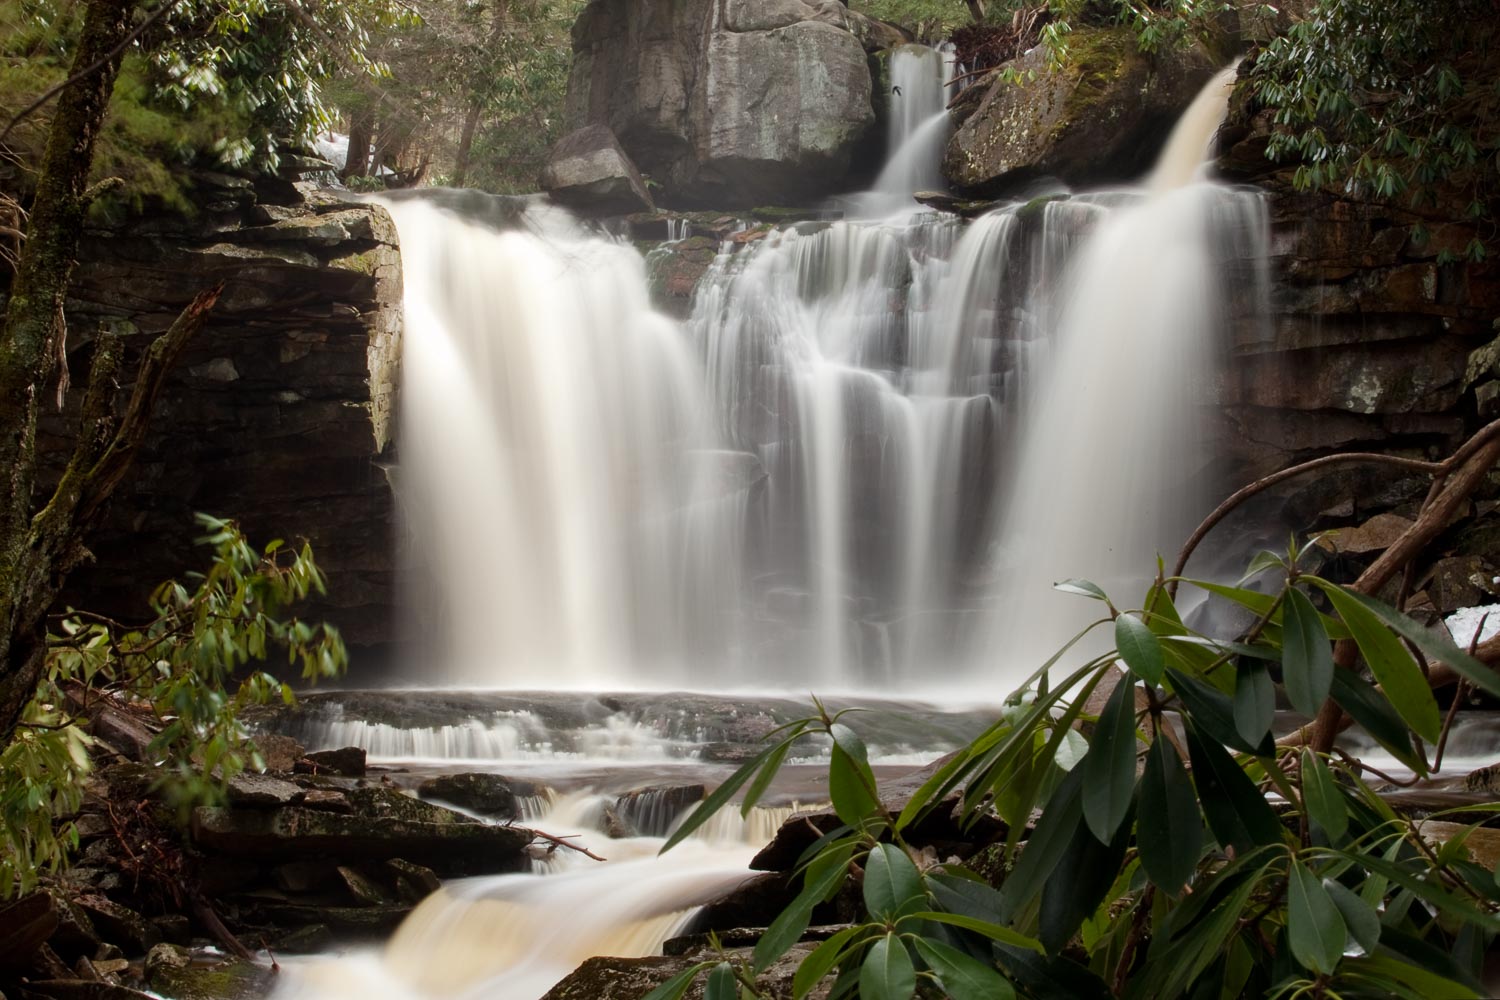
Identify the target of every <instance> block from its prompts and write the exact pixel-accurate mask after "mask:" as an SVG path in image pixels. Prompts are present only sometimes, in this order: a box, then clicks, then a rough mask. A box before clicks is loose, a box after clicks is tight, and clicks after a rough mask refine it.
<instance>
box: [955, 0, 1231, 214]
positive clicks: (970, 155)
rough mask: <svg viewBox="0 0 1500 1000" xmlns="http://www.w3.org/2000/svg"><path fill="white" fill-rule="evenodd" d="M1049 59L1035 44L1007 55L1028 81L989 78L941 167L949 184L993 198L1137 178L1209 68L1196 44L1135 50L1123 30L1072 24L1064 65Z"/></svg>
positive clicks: (1205, 78) (1209, 61) (1131, 38)
mask: <svg viewBox="0 0 1500 1000" xmlns="http://www.w3.org/2000/svg"><path fill="white" fill-rule="evenodd" d="M1049 59H1050V57H1049V54H1048V52H1047V50H1046V48H1045V47H1044V46H1038V47H1036V48H1034V49H1032V50H1031V51H1030V52H1027V53H1025V54H1024V55H1022V56H1020V57H1018V58H1016V59H1014V60H1012V62H1011V63H1010V64H1009V65H1010V66H1011V67H1012V68H1014V69H1015V70H1016V71H1017V72H1018V73H1020V74H1021V76H1022V77H1023V79H1026V78H1029V80H1030V82H1027V83H1011V82H1008V81H1007V80H997V81H996V82H995V84H994V85H993V86H991V87H990V89H989V91H988V92H987V93H986V94H985V96H984V97H983V99H982V100H981V102H980V105H979V107H978V109H977V110H976V111H975V112H974V113H973V114H972V115H971V116H970V117H969V118H968V120H967V121H965V122H964V123H963V124H962V125H961V126H960V127H959V128H958V130H957V131H956V132H955V133H954V135H953V138H952V140H950V142H949V144H948V151H947V154H946V156H945V157H944V159H943V172H944V174H945V175H946V176H947V177H948V180H949V181H950V182H951V183H952V184H953V186H954V187H955V188H957V189H959V190H961V191H964V192H966V193H969V194H975V195H986V196H992V195H997V194H1004V193H1007V192H1011V191H1015V190H1018V189H1020V188H1022V187H1025V186H1026V185H1028V184H1030V183H1032V182H1034V181H1036V180H1037V179H1039V178H1044V177H1055V178H1057V179H1059V180H1062V181H1065V182H1066V183H1068V184H1071V185H1075V186H1078V185H1088V184H1096V183H1101V182H1109V181H1121V180H1129V179H1131V178H1133V177H1136V176H1138V175H1139V174H1141V173H1142V172H1144V171H1145V170H1146V169H1147V168H1148V167H1149V166H1150V165H1151V163H1152V162H1153V160H1154V159H1155V157H1156V154H1157V152H1158V151H1159V150H1160V149H1161V146H1162V142H1163V140H1164V139H1165V138H1166V136H1167V134H1168V133H1169V132H1170V131H1171V128H1172V125H1173V123H1174V122H1175V121H1176V120H1177V118H1178V117H1179V116H1180V115H1181V114H1182V112H1183V110H1184V109H1186V108H1187V106H1188V105H1189V104H1190V103H1192V100H1193V98H1194V97H1195V96H1197V93H1198V91H1199V90H1200V89H1201V88H1202V87H1203V85H1204V84H1205V83H1206V82H1207V81H1208V79H1209V78H1210V77H1211V76H1212V75H1213V71H1214V64H1213V60H1212V59H1211V58H1210V57H1209V56H1208V54H1207V52H1206V51H1205V50H1203V49H1201V48H1197V47H1194V48H1188V49H1174V50H1170V51H1162V52H1159V53H1157V54H1156V55H1154V56H1152V55H1147V54H1145V53H1142V52H1141V51H1140V49H1139V47H1138V46H1137V44H1136V39H1135V34H1134V32H1132V31H1131V30H1130V29H1128V28H1079V29H1077V30H1076V31H1074V32H1073V33H1072V34H1071V35H1070V36H1069V41H1068V58H1067V59H1066V60H1065V61H1064V63H1063V64H1062V65H1061V66H1059V67H1055V68H1054V67H1050V66H1049Z"/></svg>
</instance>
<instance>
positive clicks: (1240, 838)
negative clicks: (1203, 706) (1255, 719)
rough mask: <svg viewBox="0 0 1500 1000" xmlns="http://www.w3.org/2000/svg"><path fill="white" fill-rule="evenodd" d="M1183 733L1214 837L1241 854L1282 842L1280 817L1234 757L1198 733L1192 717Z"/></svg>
mask: <svg viewBox="0 0 1500 1000" xmlns="http://www.w3.org/2000/svg"><path fill="white" fill-rule="evenodd" d="M1187 737H1188V756H1190V757H1191V758H1192V761H1193V783H1194V784H1195V785H1196V786H1197V789H1198V801H1199V802H1200V803H1201V805H1202V807H1203V813H1204V815H1205V816H1206V817H1207V818H1208V827H1209V829H1210V830H1212V831H1213V834H1214V838H1215V839H1217V840H1218V842H1219V843H1220V844H1222V845H1224V846H1226V847H1233V848H1234V849H1235V850H1236V851H1237V852H1238V853H1241V854H1245V853H1248V852H1249V851H1250V850H1252V849H1253V848H1254V847H1255V846H1256V845H1260V844H1280V843H1282V842H1284V841H1285V839H1286V831H1285V830H1284V829H1282V826H1281V821H1280V820H1278V819H1277V818H1276V813H1275V812H1274V811H1273V810H1272V809H1271V807H1270V805H1269V804H1268V803H1267V802H1266V797H1265V796H1264V795H1262V794H1261V791H1260V789H1259V788H1257V787H1255V783H1254V782H1252V781H1251V780H1250V779H1249V778H1248V777H1246V776H1245V772H1244V771H1243V770H1242V769H1241V768H1240V765H1239V764H1238V763H1237V762H1236V761H1235V759H1234V758H1233V757H1231V756H1230V755H1229V754H1228V752H1226V751H1225V749H1224V748H1223V747H1222V746H1220V745H1219V744H1218V743H1216V742H1214V740H1213V739H1212V738H1207V737H1205V736H1204V735H1202V734H1200V732H1199V730H1198V726H1197V720H1196V719H1193V718H1190V719H1189V720H1188V722H1187Z"/></svg>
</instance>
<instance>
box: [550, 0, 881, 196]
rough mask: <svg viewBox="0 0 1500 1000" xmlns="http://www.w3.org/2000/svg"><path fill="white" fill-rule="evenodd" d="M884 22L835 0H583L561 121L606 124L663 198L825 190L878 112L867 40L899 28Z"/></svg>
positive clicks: (845, 168) (843, 170) (836, 181)
mask: <svg viewBox="0 0 1500 1000" xmlns="http://www.w3.org/2000/svg"><path fill="white" fill-rule="evenodd" d="M883 27H884V26H881V25H879V24H878V22H872V21H870V20H869V19H868V18H865V17H863V16H862V15H859V14H856V13H853V12H851V11H849V10H848V9H847V8H846V7H844V6H843V4H841V3H838V2H836V0H809V2H804V0H593V2H592V3H590V4H589V5H588V7H586V8H585V9H584V11H583V13H582V15H580V17H579V19H578V21H577V23H576V24H575V25H574V27H573V69H572V75H571V77H570V79H569V84H568V121H569V125H570V127H572V128H574V129H578V128H583V127H585V126H588V125H606V126H608V127H609V128H610V129H612V130H613V131H614V133H615V135H616V136H618V137H619V141H620V144H621V145H622V146H623V147H624V148H625V150H626V152H627V153H628V154H629V155H630V158H631V159H632V160H633V161H634V162H635V164H636V165H637V166H639V167H640V169H641V170H642V171H643V172H644V173H646V174H647V175H649V177H650V179H651V180H652V182H653V183H654V184H656V185H657V186H658V187H659V188H660V190H661V192H662V195H663V197H665V199H666V200H667V201H668V202H669V203H673V204H692V205H709V206H712V207H715V208H735V207H748V206H752V205H757V204H767V203H773V204H782V203H787V202H797V201H802V200H805V199H808V198H816V197H818V196H821V195H825V194H829V193H832V192H834V191H837V190H839V189H840V187H841V184H842V182H843V180H844V178H845V177H846V175H847V174H848V172H849V169H850V167H851V165H852V164H854V161H855V158H856V157H857V156H858V155H859V153H860V151H861V150H862V149H863V148H864V146H863V143H864V142H865V141H866V139H867V137H868V134H869V133H870V131H871V129H872V126H873V125H874V124H875V111H874V105H873V103H872V92H871V77H870V70H869V66H868V63H867V60H866V46H867V45H868V46H872V47H875V48H878V47H880V46H882V45H884V44H888V43H889V42H891V41H893V40H894V41H900V40H901V38H900V35H899V33H896V34H895V35H894V36H892V35H891V33H890V31H889V30H882V28H883Z"/></svg>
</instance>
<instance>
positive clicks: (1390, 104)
mask: <svg viewBox="0 0 1500 1000" xmlns="http://www.w3.org/2000/svg"><path fill="white" fill-rule="evenodd" d="M1495 43H1496V29H1495V27H1494V8H1493V5H1492V4H1490V3H1489V2H1487V0H1450V2H1447V3H1442V4H1432V3H1428V2H1425V0H1320V2H1319V3H1318V4H1317V5H1316V6H1315V7H1314V8H1313V9H1312V11H1311V12H1310V14H1309V16H1308V17H1307V18H1306V19H1305V20H1302V21H1298V22H1296V23H1295V24H1293V25H1292V26H1291V28H1290V29H1289V30H1288V31H1287V32H1286V34H1285V35H1284V36H1282V37H1280V38H1276V39H1274V40H1273V41H1271V42H1270V43H1269V44H1268V45H1267V46H1266V47H1265V49H1264V51H1262V52H1261V53H1260V55H1259V56H1258V58H1257V59H1256V61H1255V68H1254V77H1253V80H1254V87H1255V96H1256V98H1257V100H1259V102H1260V103H1261V104H1262V105H1264V106H1265V107H1267V108H1269V109H1271V111H1272V112H1273V113H1274V116H1275V124H1276V131H1275V132H1274V134H1273V135H1272V137H1271V144H1270V147H1269V148H1268V149H1267V155H1268V156H1270V157H1272V158H1273V159H1276V160H1279V161H1283V162H1291V163H1296V164H1297V170H1296V174H1295V176H1294V181H1295V183H1296V184H1297V185H1298V186H1299V187H1300V188H1303V189H1311V188H1319V187H1323V186H1325V185H1337V186H1341V187H1342V188H1343V189H1344V190H1345V191H1347V192H1349V193H1351V194H1373V195H1374V196H1375V197H1378V198H1384V199H1390V198H1396V197H1398V196H1402V195H1409V196H1411V197H1412V198H1413V200H1414V201H1417V202H1418V203H1420V202H1421V201H1422V200H1423V199H1430V198H1432V197H1433V195H1434V189H1435V187H1436V186H1438V185H1452V186H1453V187H1455V188H1456V189H1458V190H1459V191H1461V192H1463V193H1464V199H1465V201H1466V202H1467V205H1468V208H1467V214H1468V216H1469V218H1470V219H1473V220H1475V221H1478V220H1480V219H1482V218H1484V217H1485V216H1486V211H1487V210H1486V202H1487V201H1488V200H1490V199H1493V198H1494V197H1495V194H1496V183H1497V179H1500V177H1497V175H1500V161H1497V156H1500V132H1497V131H1496V128H1495V124H1494V123H1495V121H1496V120H1497V118H1500V75H1497V73H1496V65H1495V63H1494V56H1493V46H1494V45H1495ZM1484 252H1485V250H1484V244H1483V241H1482V240H1480V239H1479V238H1477V237H1476V238H1475V240H1474V241H1473V242H1472V243H1471V244H1470V245H1469V246H1468V248H1467V251H1466V253H1467V256H1469V257H1470V258H1472V259H1476V260H1477V259H1482V257H1483V256H1484Z"/></svg>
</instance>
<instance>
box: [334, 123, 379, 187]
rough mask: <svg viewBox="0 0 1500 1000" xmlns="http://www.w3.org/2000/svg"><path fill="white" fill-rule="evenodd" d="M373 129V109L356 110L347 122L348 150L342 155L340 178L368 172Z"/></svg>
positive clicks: (360, 175) (346, 178)
mask: <svg viewBox="0 0 1500 1000" xmlns="http://www.w3.org/2000/svg"><path fill="white" fill-rule="evenodd" d="M374 131H375V111H374V109H370V110H368V111H357V112H355V114H354V117H353V119H351V120H350V122H349V152H348V153H347V154H346V155H345V157H344V166H343V169H341V170H340V171H339V179H340V180H348V179H349V178H351V177H364V176H365V175H367V174H368V173H369V172H370V139H371V138H372V135H373V133H374Z"/></svg>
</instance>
